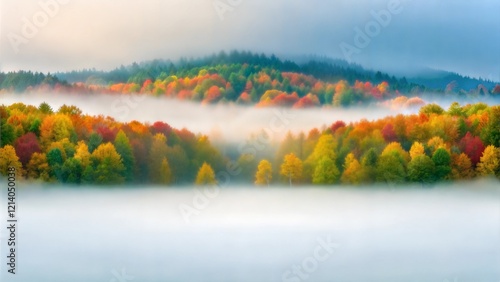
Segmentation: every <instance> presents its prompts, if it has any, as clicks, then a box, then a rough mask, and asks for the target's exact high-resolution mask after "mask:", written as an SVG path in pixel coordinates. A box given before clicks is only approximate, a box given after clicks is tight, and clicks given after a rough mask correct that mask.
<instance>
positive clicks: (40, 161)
mask: <svg viewBox="0 0 500 282" xmlns="http://www.w3.org/2000/svg"><path fill="white" fill-rule="evenodd" d="M26 167H27V171H28V177H29V178H32V179H40V180H43V181H49V180H50V167H49V163H48V162H47V156H46V155H45V154H43V153H33V155H31V159H30V161H29V163H28V165H27V166H26Z"/></svg>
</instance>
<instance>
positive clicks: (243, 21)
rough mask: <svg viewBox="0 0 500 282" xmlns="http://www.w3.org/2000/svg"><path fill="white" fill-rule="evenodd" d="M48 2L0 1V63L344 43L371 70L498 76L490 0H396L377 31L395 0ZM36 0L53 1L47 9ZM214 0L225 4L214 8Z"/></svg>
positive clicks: (70, 63) (314, 50) (35, 66)
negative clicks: (362, 34) (367, 33)
mask: <svg viewBox="0 0 500 282" xmlns="http://www.w3.org/2000/svg"><path fill="white" fill-rule="evenodd" d="M55 1H57V0H37V1H35V0H29V1H13V0H0V16H1V21H0V70H3V71H5V70H16V69H32V70H41V71H56V70H72V69H81V68H90V67H96V68H98V69H110V68H114V67H116V66H119V65H121V64H129V63H131V62H134V61H142V60H148V59H154V58H165V59H168V58H171V59H176V58H178V57H180V56H200V55H207V54H211V53H214V52H218V51H220V50H232V49H240V50H251V51H258V52H266V53H275V54H277V55H302V54H306V55H310V54H316V55H327V56H330V57H337V58H345V56H344V53H343V52H342V51H341V47H340V46H341V44H342V43H345V44H349V45H350V46H353V47H356V48H357V50H356V52H357V53H353V54H352V56H351V57H350V59H351V60H352V61H354V62H357V63H360V64H362V65H364V66H367V67H369V68H373V69H403V70H408V71H411V70H413V69H415V67H416V66H429V67H433V68H439V69H445V70H451V71H456V72H459V73H462V74H467V75H472V76H482V77H485V78H490V79H493V80H496V81H500V51H499V50H500V17H499V12H500V1H498V0H479V1H466V0H441V1H434V0H433V1H431V0H423V1H416V0H413V1H412V0H401V1H400V7H398V9H397V12H396V13H391V19H390V21H388V24H386V26H379V27H380V29H379V30H378V31H377V30H376V29H375V28H376V27H375V26H373V25H371V21H373V20H374V16H373V12H378V11H380V10H382V9H385V10H387V9H388V5H390V3H391V1H395V0H358V1H352V0H336V1H326V0H307V1H306V0H295V1H292V0H274V1H269V0H267V1H266V0H220V1H213V0H168V1H159V0H147V1H138V0H131V1H124V0H107V1H103V0H100V1H97V0H64V1H63V0H59V2H61V3H59V2H55ZM39 2H40V3H50V2H52V3H58V4H57V6H54V5H49V8H52V9H45V10H49V11H54V12H53V13H51V15H49V16H47V17H45V15H46V13H47V12H44V8H43V7H42V6H41V5H40V4H39ZM63 2H64V3H63ZM215 3H217V4H218V5H219V7H221V8H223V7H224V5H231V3H233V6H231V10H226V11H225V12H224V11H223V12H221V11H219V12H217V10H216V9H215V7H214V4H215ZM227 7H230V6H226V8H227ZM25 20H28V21H29V22H30V23H31V24H33V23H34V22H36V23H37V24H38V25H39V26H40V27H36V26H35V27H36V29H37V30H33V29H32V28H31V29H30V25H31V24H30V23H26V21H25ZM367 26H368V27H369V28H372V31H373V34H375V35H374V36H373V37H369V38H370V42H369V44H365V45H367V46H363V48H358V47H360V46H359V45H358V46H356V45H355V40H354V39H355V35H356V32H355V29H356V28H359V29H361V30H364V29H365V28H366V27H367ZM23 29H24V34H23ZM13 42H17V45H16V43H13ZM365 43H366V42H365ZM344 46H347V45H344ZM16 49H17V52H16V51H15V50H16Z"/></svg>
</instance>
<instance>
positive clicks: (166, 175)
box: [159, 158, 172, 184]
mask: <svg viewBox="0 0 500 282" xmlns="http://www.w3.org/2000/svg"><path fill="white" fill-rule="evenodd" d="M159 180H160V184H170V183H172V171H171V170H170V165H169V164H168V160H167V158H163V160H162V161H161V167H160V179H159Z"/></svg>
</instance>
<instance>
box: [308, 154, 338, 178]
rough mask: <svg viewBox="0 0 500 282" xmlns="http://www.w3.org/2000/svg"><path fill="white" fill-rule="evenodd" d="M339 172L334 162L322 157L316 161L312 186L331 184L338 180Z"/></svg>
mask: <svg viewBox="0 0 500 282" xmlns="http://www.w3.org/2000/svg"><path fill="white" fill-rule="evenodd" d="M339 176H340V172H339V170H338V168H337V165H336V164H335V162H334V161H333V160H332V159H331V158H329V157H326V156H324V157H322V158H320V159H319V160H318V161H317V164H316V167H315V169H314V173H313V176H312V182H313V183H314V184H333V183H335V182H337V181H338V180H339Z"/></svg>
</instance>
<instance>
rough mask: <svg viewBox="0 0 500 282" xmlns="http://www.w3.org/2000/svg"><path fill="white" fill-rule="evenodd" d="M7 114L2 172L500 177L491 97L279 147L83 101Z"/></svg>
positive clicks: (208, 179)
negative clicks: (219, 139) (216, 136)
mask: <svg viewBox="0 0 500 282" xmlns="http://www.w3.org/2000/svg"><path fill="white" fill-rule="evenodd" d="M0 115H1V130H2V131H1V137H2V139H1V142H2V143H1V146H0V172H1V173H2V174H4V175H5V174H6V173H7V169H8V167H9V166H13V167H16V168H17V169H18V171H19V173H20V174H21V175H24V176H25V177H26V178H29V179H36V180H41V181H49V182H62V183H74V184H82V183H88V184H121V183H152V184H162V185H174V184H192V183H197V184H213V183H217V182H225V183H227V181H228V178H230V181H231V183H237V182H240V183H255V184H257V185H270V184H273V183H289V184H290V185H292V184H298V183H300V184H310V183H313V184H318V185H334V184H339V183H344V184H362V183H405V182H418V183H432V182H436V181H448V180H461V179H472V178H474V177H482V176H496V177H499V178H500V106H493V107H489V106H487V105H486V104H482V103H478V104H472V105H466V106H460V105H459V104H457V103H455V104H453V105H452V106H451V107H450V108H449V109H447V110H444V109H442V108H441V107H439V106H438V105H435V104H430V105H426V106H424V107H422V108H421V109H420V112H419V114H414V115H406V116H405V115H397V116H390V117H386V118H384V119H379V120H376V121H367V120H361V121H359V122H355V123H350V124H346V123H344V122H342V121H337V122H335V123H333V124H332V125H331V126H328V127H324V128H322V129H317V128H316V129H312V130H311V131H310V132H308V134H307V135H306V134H305V133H299V134H297V135H294V134H292V133H288V134H287V136H286V138H285V139H284V140H282V141H281V142H279V143H278V145H277V146H276V145H273V144H274V142H265V143H262V142H261V143H259V140H260V141H262V140H269V136H265V135H266V133H265V131H263V133H262V134H261V135H262V136H252V137H251V138H250V139H249V140H247V142H246V143H245V146H243V147H241V146H240V145H238V144H212V143H211V141H210V140H209V138H208V137H207V136H204V135H200V134H194V133H192V132H190V131H188V130H187V129H180V130H179V129H175V128H172V127H170V126H169V125H168V124H167V123H164V122H155V123H153V124H143V123H140V122H137V121H132V122H129V123H120V122H117V121H115V120H113V119H112V118H109V117H103V116H88V115H84V114H82V112H81V111H80V110H79V109H78V108H77V107H74V106H66V105H64V106H62V107H61V108H59V109H58V110H57V111H54V110H53V109H52V108H51V107H50V106H49V105H48V104H45V103H43V104H41V105H40V106H39V107H34V106H27V105H24V104H21V103H16V104H13V105H9V106H5V105H2V106H0ZM246 144H254V145H252V146H253V147H252V146H251V147H247V146H246ZM255 144H257V145H255ZM242 148H243V149H242Z"/></svg>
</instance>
